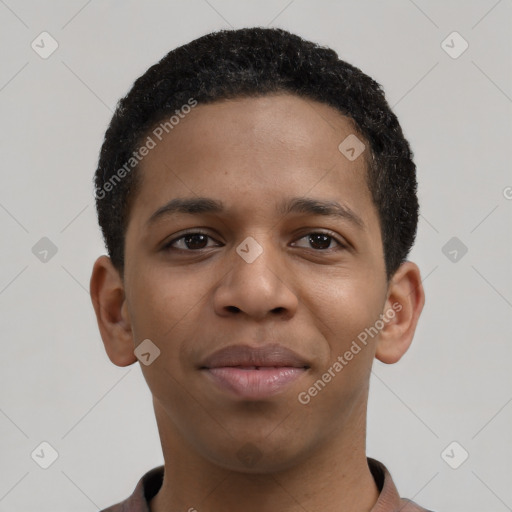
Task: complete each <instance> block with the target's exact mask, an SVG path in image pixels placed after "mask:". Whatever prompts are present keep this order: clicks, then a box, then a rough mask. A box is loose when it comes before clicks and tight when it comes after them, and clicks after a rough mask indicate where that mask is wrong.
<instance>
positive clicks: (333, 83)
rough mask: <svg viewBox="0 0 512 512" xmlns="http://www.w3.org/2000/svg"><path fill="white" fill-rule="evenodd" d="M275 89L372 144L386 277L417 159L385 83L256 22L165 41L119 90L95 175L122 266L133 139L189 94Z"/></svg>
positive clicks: (101, 216)
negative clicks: (340, 120) (322, 107)
mask: <svg viewBox="0 0 512 512" xmlns="http://www.w3.org/2000/svg"><path fill="white" fill-rule="evenodd" d="M272 93H291V94H295V95H297V96H300V97H303V98H305V99H313V100H316V101H318V102H321V103H324V104H327V105H329V106H331V107H334V108H335V109H337V110H338V111H339V112H340V113H341V114H342V115H344V116H346V117H348V118H349V119H351V120H352V123H353V124H354V125H355V128H356V130H357V132H358V135H360V136H361V138H362V140H363V141H364V143H365V144H366V145H368V146H369V152H368V153H369V156H368V157H367V160H366V161H367V176H366V181H367V184H368V188H369V190H370V193H371V196H372V200H373V203H374V204H375V206H376V209H377V212H378V215H379V221H380V229H381V234H382V241H383V252H384V260H385V265H386V277H387V279H388V280H389V279H390V277H391V276H392V275H393V274H394V273H395V272H396V270H397V269H398V267H399V266H400V264H401V263H403V262H404V261H405V260H406V257H407V255H408V253H409V251H410V249H411V247H412V245H413V243H414V239H415V237H416V230H417V224H418V215H419V205H418V199H417V181H416V166H415V164H414V162H413V154H412V151H411V149H410V147H409V143H408V142H407V140H406V139H405V138H404V135H403V133H402V129H401V127H400V124H399V122H398V119H397V117H396V116H395V114H394V113H393V112H392V111H391V108H390V107H389V105H388V103H387V101H386V99H385V96H384V92H383V89H382V87H381V86H380V85H379V84H378V83H377V82H376V81H374V80H373V79H372V78H370V77H369V76H367V75H366V74H364V73H363V72H362V71H361V70H359V69H358V68H356V67H354V66H352V65H350V64H348V63H347V62H344V61H342V60H340V59H339V58H338V55H337V53H336V52H335V51H334V50H332V49H330V48H327V47H323V46H320V45H318V44H316V43H313V42H311V41H307V40H304V39H302V38H301V37H299V36H297V35H295V34H292V33H290V32H288V31H286V30H283V29H279V28H261V27H253V28H243V29H238V30H220V31H217V32H213V33H210V34H207V35H204V36H202V37H199V38H198V39H195V40H193V41H191V42H189V43H188V44H185V45H183V46H180V47H178V48H176V49H174V50H172V51H170V52H169V53H168V54H167V55H166V56H165V57H163V58H162V59H161V60H160V61H159V62H158V63H157V64H155V65H153V66H151V67H150V68H149V69H148V70H147V71H146V72H145V73H144V74H143V75H142V76H141V77H139V78H138V79H137V80H136V81H135V82H134V84H133V86H132V88H131V90H130V91H129V92H128V94H127V95H126V96H125V97H124V98H122V99H120V100H119V102H118V104H117V108H116V111H115V113H114V115H113V117H112V120H111V122H110V125H109V127H108V129H107V131H106V133H105V139H104V141H103V145H102V147H101V151H100V155H99V161H98V167H97V170H96V173H95V177H94V184H95V196H96V208H97V213H98V221H99V225H100V227H101V229H102V232H103V238H104V240H105V245H106V247H107V250H108V254H109V256H110V258H111V260H112V263H113V265H114V266H115V268H116V269H117V270H118V271H119V272H120V274H121V276H122V275H123V272H124V257H125V254H124V252H125V251H124V247H125V234H126V228H127V225H128V219H129V215H130V208H131V204H132V202H133V198H134V197H135V194H136V192H137V187H138V185H139V184H140V173H138V172H137V168H138V165H137V163H138V159H139V155H138V153H137V149H138V148H139V147H140V146H141V144H142V141H143V140H144V139H145V137H146V136H147V135H148V133H150V130H152V129H153V128H154V127H155V126H157V124H158V123H159V122H160V123H161V122H162V121H163V120H164V119H170V117H169V116H172V115H173V114H175V113H176V114H178V113H179V112H181V111H182V110H180V109H183V108H184V105H187V106H188V105H190V104H191V99H192V101H196V102H198V103H199V104H206V103H212V102H215V101H220V100H223V99H232V98H238V97H257V96H262V95H266V94H272ZM188 108H190V107H188ZM167 125H169V122H168V123H167ZM340 142H341V141H340ZM128 162H130V165H129V166H128V165H127V164H128ZM122 169H124V171H122Z"/></svg>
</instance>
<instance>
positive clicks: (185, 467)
mask: <svg viewBox="0 0 512 512" xmlns="http://www.w3.org/2000/svg"><path fill="white" fill-rule="evenodd" d="M155 413H156V418H157V423H158V428H159V432H160V438H161V441H162V449H163V454H164V461H165V472H164V480H163V483H162V487H161V488H160V491H159V492H158V493H157V495H156V496H155V497H154V498H153V499H152V500H151V503H150V510H151V512H171V511H172V512H174V511H180V512H181V511H183V512H194V511H197V512H219V511H222V512H235V511H238V510H240V509H241V508H243V510H244V511H246V512H261V511H262V510H265V512H278V511H279V512H304V510H322V512H339V511H341V510H342V511H344V512H356V511H357V512H369V511H370V510H371V509H372V507H373V505H374V504H375V502H376V501H377V498H378V494H379V492H378V489H377V486H376V484H375V481H374V479H373V477H372V474H371V472H370V469H369V467H368V464H367V459H366V453H365V435H366V434H365V430H366V429H365V427H366V424H365V423H366V408H365V407H364V408H363V409H362V411H360V413H359V414H356V415H353V416H352V421H350V425H344V427H343V431H337V432H333V435H332V436H330V437H331V439H329V440H326V441H325V442H324V443H323V444H322V445H321V446H316V447H315V448H314V450H311V451H312V452H314V453H313V455H310V456H305V457H303V458H302V460H301V461H300V462H299V463H297V464H294V465H292V466H291V467H289V468H287V469H285V470H280V471H275V472H266V473H257V474H255V473H247V472H241V471H233V470H229V469H225V468H223V467H220V466H219V465H216V464H214V463H213V462H211V461H210V460H208V459H206V458H205V457H202V456H201V455H200V454H198V453H197V451H196V450H194V449H193V448H192V447H191V446H190V445H189V444H188V442H187V441H186V440H185V439H183V437H182V436H181V435H179V434H178V432H177V430H176V429H175V427H174V425H173V424H172V422H171V421H170V420H169V417H168V416H167V415H166V414H165V412H164V411H163V410H162V409H160V408H159V406H158V403H157V402H155ZM173 427H174V428H173ZM347 433H348V434H347Z"/></svg>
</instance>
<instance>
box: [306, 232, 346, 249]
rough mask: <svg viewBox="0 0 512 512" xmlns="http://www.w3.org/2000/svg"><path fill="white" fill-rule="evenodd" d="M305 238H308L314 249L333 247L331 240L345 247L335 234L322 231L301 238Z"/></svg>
mask: <svg viewBox="0 0 512 512" xmlns="http://www.w3.org/2000/svg"><path fill="white" fill-rule="evenodd" d="M303 239H307V243H309V244H311V245H312V246H313V248H314V249H318V250H326V249H332V248H333V247H331V242H334V243H335V244H336V245H337V246H338V247H340V248H343V247H344V245H343V244H342V243H341V242H338V240H336V239H335V238H334V237H333V236H331V235H328V234H327V233H322V232H315V233H309V234H307V235H306V236H303V237H302V238H300V239H299V240H303Z"/></svg>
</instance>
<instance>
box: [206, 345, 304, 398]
mask: <svg viewBox="0 0 512 512" xmlns="http://www.w3.org/2000/svg"><path fill="white" fill-rule="evenodd" d="M309 368H310V366H309V365H308V364H307V362H306V361H305V360H304V359H302V358H301V357H300V356H298V355H297V354H296V353H295V352H293V351H291V350H289V349H287V348H285V347H283V346H281V345H267V346H264V347H257V348H253V347H249V346H245V345H233V346H231V347H227V348H224V349H222V350H220V351H217V352H215V353H214V354H213V355H212V356H210V357H209V358H207V359H206V360H205V361H204V362H203V364H202V365H201V366H200V368H199V369H200V370H201V371H202V372H203V373H204V374H205V375H206V376H207V378H208V379H209V380H210V382H211V383H213V384H214V385H215V386H216V387H217V388H218V389H220V390H221V391H223V392H227V393H228V394H231V395H232V396H233V395H234V396H236V397H239V398H243V399H248V400H262V399H265V398H268V397H271V396H273V395H276V394H277V393H280V392H282V391H284V390H285V388H286V387H288V386H289V385H290V384H291V383H293V382H295V381H296V380H297V379H298V378H300V377H301V376H302V375H304V374H305V373H306V372H307V370H308V369H309Z"/></svg>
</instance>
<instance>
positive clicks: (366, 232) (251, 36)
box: [90, 28, 425, 512]
mask: <svg viewBox="0 0 512 512" xmlns="http://www.w3.org/2000/svg"><path fill="white" fill-rule="evenodd" d="M95 187H96V204H97V210H98V219H99V223H100V226H101V228H102V230H103V235H104V238H105V243H106V246H107V249H108V252H109V257H107V256H101V257H99V258H98V259H97V261H96V262H95V265H94V269H93V272H92V277H91V284H90V289H91V297H92V301H93V305H94V309H95V312H96V315H97V319H98V325H99V329H100V332H101V336H102V339H103V342H104V345H105V349H106V352H107V354H108V356H109V358H110V359H111V361H112V362H113V363H114V364H116V365H118V366H127V365H131V364H133V363H135V362H136V361H137V360H139V361H140V362H141V363H142V365H141V368H142V371H143V374H144V377H145V379H146V382H147V383H148V386H149V388H150V390H151V393H152V395H153V403H154V409H155V415H156V420H157V424H158V429H159V434H160V439H161V444H162V449H163V455H164V461H165V466H161V467H158V468H154V469H153V470H151V471H149V472H148V473H146V474H145V475H144V476H143V477H142V478H141V480H140V481H139V483H138V484H137V486H136V489H135V491H134V492H133V494H132V496H131V497H130V498H128V499H127V500H125V501H124V502H123V503H120V504H118V505H115V506H112V507H110V508H108V509H106V511H108V512H114V511H121V510H122V511H126V512H128V511H130V512H142V511H151V512H164V511H190V512H192V511H194V510H197V511H198V512H214V511H215V512H229V511H234V510H241V509H242V510H245V511H258V512H261V511H265V512H273V511H281V512H282V511H286V512H296V511H297V512H298V511H304V510H308V511H317V510H322V511H323V512H335V511H336V512H338V511H345V512H348V511H354V512H355V511H361V512H362V511H374V512H391V511H398V510H401V511H403V512H413V511H421V510H425V509H423V508H421V507H419V506H417V505H415V504H414V503H412V502H408V501H407V500H402V499H400V498H399V495H398V493H397V490H396V488H395V486H394V484H393V482H392V480H391V476H390V475H389V473H388V472H387V470H386V468H385V467H384V466H383V465H382V464H381V463H379V462H377V461H375V460H373V459H369V458H367V457H366V450H365V434H366V408H367V398H368V387H369V379H370V372H371V366H372V362H373V360H374V358H375V357H376V358H377V359H379V360H380V361H383V362H385V363H394V362H396V361H398V360H399V359H400V358H401V356H402V355H403V354H404V353H405V352H406V350H407V349H408V347H409V345H410V343H411V341H412V338H413V335H414V331H415V328H416V324H417V321H418V318H419V316H420V313H421V310H422V308H423V304H424V292H423V288H422V284H421V277H420V272H419V269H418V267H417V266H416V265H415V264H414V263H412V262H410V261H407V260H406V257H407V254H408V253H409V250H410V248H411V246H412V244H413V242H414V238H415V235H416V226H417V220H418V201H417V197H416V187H417V182H416V175H415V165H414V163H413V161H412V153H411V151H410V148H409V145H408V143H407V141H406V140H405V138H404V136H403V134H402V130H401V128H400V125H399V123H398V121H397V119H396V117H395V115H394V114H393V113H392V112H391V110H390V108H389V106H388V105H387V102H386V100H385V98H384V94H383V92H382V90H381V88H380V86H379V85H378V84H377V83H376V82H374V81H373V80H372V79H371V78H369V77H368V76H366V75H365V74H363V73H362V72H361V71H360V70H358V69H357V68H355V67H353V66H351V65H349V64H347V63H345V62H343V61H341V60H339V59H338V56H337V55H336V53H335V52H334V51H333V50H330V49H327V48H322V47H320V46H318V45H316V44H314V43H311V42H308V41H304V40H303V39H301V38H300V37H298V36H296V35H293V34H290V33H289V32H286V31H284V30H280V29H262V28H251V29H242V30H232V31H220V32H216V33H213V34H209V35H206V36H204V37H201V38H199V39H197V40H195V41H192V42H191V43H189V44H187V45H184V46H182V47H180V48H177V49H175V50H174V51H171V52H170V53H169V54H168V55H166V56H165V57H164V58H163V59H162V60H161V61H160V62H159V63H158V64H156V65H154V66H152V67H151V68H150V69H149V70H148V71H147V72H146V73H145V74H144V75H143V76H142V77H140V78H139V79H138V80H137V81H136V82H135V83H134V85H133V88H132V89H131V91H130V92H129V93H128V94H127V96H126V97H125V98H123V99H122V100H121V101H120V102H119V104H118V107H117V110H116V112H115V114H114V117H113V119H112V121H111V124H110V126H109V128H108V130H107V132H106V135H105V141H104V143H103V146H102V149H101V154H100V159H99V165H98V169H97V172H96V175H95Z"/></svg>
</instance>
